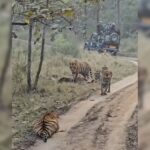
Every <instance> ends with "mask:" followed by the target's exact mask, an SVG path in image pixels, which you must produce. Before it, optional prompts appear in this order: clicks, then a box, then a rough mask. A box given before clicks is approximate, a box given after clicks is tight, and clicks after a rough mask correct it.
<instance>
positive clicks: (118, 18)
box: [117, 0, 120, 30]
mask: <svg viewBox="0 0 150 150" xmlns="http://www.w3.org/2000/svg"><path fill="white" fill-rule="evenodd" d="M117 24H118V29H119V30H120V0H117Z"/></svg>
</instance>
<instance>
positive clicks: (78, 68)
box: [69, 60, 93, 82]
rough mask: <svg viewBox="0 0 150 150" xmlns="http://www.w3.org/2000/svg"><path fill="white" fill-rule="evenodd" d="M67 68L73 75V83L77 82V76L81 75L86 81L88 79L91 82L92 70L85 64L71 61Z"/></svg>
mask: <svg viewBox="0 0 150 150" xmlns="http://www.w3.org/2000/svg"><path fill="white" fill-rule="evenodd" d="M69 66H70V70H71V72H72V75H73V82H76V81H77V77H78V75H79V74H81V75H82V76H83V77H84V79H85V80H86V81H88V80H89V79H90V78H91V80H92V81H93V77H92V69H91V67H90V65H89V64H88V63H87V62H80V61H78V60H72V61H70V63H69ZM92 81H91V82H92Z"/></svg>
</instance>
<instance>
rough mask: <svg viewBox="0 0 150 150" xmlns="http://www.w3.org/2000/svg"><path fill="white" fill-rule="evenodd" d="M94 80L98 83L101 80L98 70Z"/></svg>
mask: <svg viewBox="0 0 150 150" xmlns="http://www.w3.org/2000/svg"><path fill="white" fill-rule="evenodd" d="M94 79H95V81H100V79H101V71H100V70H96V71H95V73H94Z"/></svg>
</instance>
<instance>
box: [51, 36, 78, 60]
mask: <svg viewBox="0 0 150 150" xmlns="http://www.w3.org/2000/svg"><path fill="white" fill-rule="evenodd" d="M51 51H52V53H53V54H57V53H61V54H63V55H70V56H73V57H80V50H79V49H78V47H77V44H76V43H75V42H72V41H71V40H69V39H66V38H64V36H63V35H62V34H59V35H57V37H56V40H55V41H54V42H53V43H52V48H51Z"/></svg>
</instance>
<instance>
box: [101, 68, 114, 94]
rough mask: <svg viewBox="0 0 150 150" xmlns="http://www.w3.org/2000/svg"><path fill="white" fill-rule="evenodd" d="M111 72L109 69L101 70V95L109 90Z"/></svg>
mask: <svg viewBox="0 0 150 150" xmlns="http://www.w3.org/2000/svg"><path fill="white" fill-rule="evenodd" d="M111 78H112V72H111V71H109V70H103V73H102V78H101V95H107V92H110V85H111Z"/></svg>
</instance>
